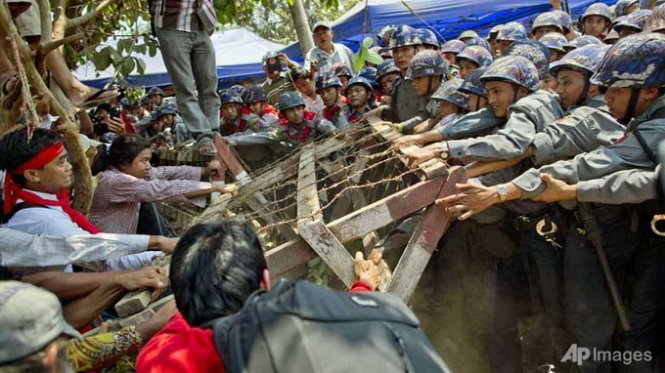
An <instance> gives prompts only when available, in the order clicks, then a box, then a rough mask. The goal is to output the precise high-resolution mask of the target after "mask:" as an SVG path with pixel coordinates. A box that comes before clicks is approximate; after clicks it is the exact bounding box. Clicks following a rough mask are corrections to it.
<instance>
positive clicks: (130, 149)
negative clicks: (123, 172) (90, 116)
mask: <svg viewBox="0 0 665 373" xmlns="http://www.w3.org/2000/svg"><path fill="white" fill-rule="evenodd" d="M149 148H150V141H148V140H147V139H146V138H144V137H142V136H139V135H134V134H124V135H120V136H118V137H116V138H115V140H113V142H112V143H111V146H110V147H109V149H108V150H106V148H105V147H100V148H98V152H97V156H96V157H95V160H94V161H93V162H92V174H93V175H96V174H98V173H100V172H102V171H105V170H107V169H108V168H109V166H113V167H116V168H118V167H120V166H123V165H126V164H131V163H132V162H133V161H134V158H136V156H137V155H139V153H141V152H142V151H143V150H145V149H149Z"/></svg>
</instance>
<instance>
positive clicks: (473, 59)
mask: <svg viewBox="0 0 665 373" xmlns="http://www.w3.org/2000/svg"><path fill="white" fill-rule="evenodd" d="M456 59H457V64H458V65H459V67H460V77H461V78H462V79H466V77H467V76H469V75H470V74H471V73H472V72H473V71H474V70H475V69H477V68H479V67H487V66H489V65H491V64H492V61H493V59H492V54H491V53H490V52H489V51H488V50H487V49H485V48H483V47H481V46H477V45H474V46H470V47H466V48H464V50H462V52H460V53H459V54H458V55H457V58H456Z"/></svg>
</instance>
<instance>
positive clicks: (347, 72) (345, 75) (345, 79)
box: [335, 65, 353, 89]
mask: <svg viewBox="0 0 665 373" xmlns="http://www.w3.org/2000/svg"><path fill="white" fill-rule="evenodd" d="M335 75H336V76H337V77H338V78H339V81H340V82H342V89H344V88H346V86H347V84H349V79H351V77H352V76H353V73H352V72H351V68H350V67H348V66H346V65H343V66H340V67H338V68H337V69H335Z"/></svg>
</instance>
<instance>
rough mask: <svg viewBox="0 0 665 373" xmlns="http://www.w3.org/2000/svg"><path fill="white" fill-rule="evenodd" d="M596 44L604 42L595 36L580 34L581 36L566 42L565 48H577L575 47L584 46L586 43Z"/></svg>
mask: <svg viewBox="0 0 665 373" xmlns="http://www.w3.org/2000/svg"><path fill="white" fill-rule="evenodd" d="M594 44H596V45H600V44H603V42H602V41H600V39H598V38H597V37H595V36H592V35H582V36H579V37H577V38H575V39H574V40H572V41H570V42H569V43H568V44H566V45H565V48H572V49H575V48H579V47H583V46H585V45H594Z"/></svg>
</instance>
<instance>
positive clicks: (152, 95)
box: [148, 87, 166, 111]
mask: <svg viewBox="0 0 665 373" xmlns="http://www.w3.org/2000/svg"><path fill="white" fill-rule="evenodd" d="M165 96H166V93H164V90H163V89H161V88H159V87H152V88H150V89H149V90H148V99H149V100H150V103H151V104H152V110H154V109H157V108H158V107H159V105H161V104H162V101H164V97H165ZM152 110H151V111H152Z"/></svg>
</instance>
